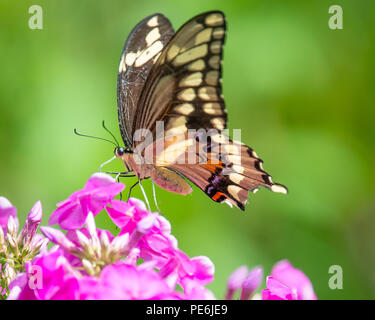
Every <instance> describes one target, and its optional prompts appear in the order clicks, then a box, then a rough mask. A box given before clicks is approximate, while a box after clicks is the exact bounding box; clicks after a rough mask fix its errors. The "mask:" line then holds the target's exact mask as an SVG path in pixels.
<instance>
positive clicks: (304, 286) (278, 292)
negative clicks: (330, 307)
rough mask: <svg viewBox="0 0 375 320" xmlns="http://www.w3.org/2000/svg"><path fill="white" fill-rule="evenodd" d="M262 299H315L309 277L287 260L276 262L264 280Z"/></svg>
mask: <svg viewBox="0 0 375 320" xmlns="http://www.w3.org/2000/svg"><path fill="white" fill-rule="evenodd" d="M266 286H267V289H265V290H263V291H262V300H316V299H317V297H316V295H315V292H314V289H313V286H312V284H311V281H310V280H309V278H308V277H307V276H306V275H305V274H304V273H303V272H302V271H301V270H299V269H295V268H294V267H293V266H292V264H291V263H290V262H289V261H288V260H282V261H280V262H278V263H277V264H276V265H275V266H274V267H273V269H272V272H271V276H269V277H267V280H266Z"/></svg>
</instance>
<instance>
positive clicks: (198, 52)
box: [173, 44, 207, 66]
mask: <svg viewBox="0 0 375 320" xmlns="http://www.w3.org/2000/svg"><path fill="white" fill-rule="evenodd" d="M206 54H207V44H202V45H200V46H198V47H194V48H192V49H190V50H187V51H185V52H184V53H181V54H180V55H178V56H177V57H176V58H175V59H174V61H173V64H174V65H175V66H180V65H183V64H185V63H188V62H190V61H193V60H196V59H199V58H202V57H204V56H205V55H206Z"/></svg>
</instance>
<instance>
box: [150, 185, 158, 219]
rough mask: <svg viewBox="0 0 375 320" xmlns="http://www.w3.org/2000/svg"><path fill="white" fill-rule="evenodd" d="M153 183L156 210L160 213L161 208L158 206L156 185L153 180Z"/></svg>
mask: <svg viewBox="0 0 375 320" xmlns="http://www.w3.org/2000/svg"><path fill="white" fill-rule="evenodd" d="M151 183H152V193H153V195H154V202H155V206H156V209H157V210H158V212H160V209H159V206H158V202H157V201H156V191H155V183H154V181H152V180H151Z"/></svg>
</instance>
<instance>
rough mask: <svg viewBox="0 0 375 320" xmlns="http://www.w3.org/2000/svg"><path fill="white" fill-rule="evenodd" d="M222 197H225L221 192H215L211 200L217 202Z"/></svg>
mask: <svg viewBox="0 0 375 320" xmlns="http://www.w3.org/2000/svg"><path fill="white" fill-rule="evenodd" d="M222 196H224V197H225V194H224V193H222V192H216V193H215V194H214V195H213V196H212V199H213V200H215V201H217V200H219V199H220V197H222Z"/></svg>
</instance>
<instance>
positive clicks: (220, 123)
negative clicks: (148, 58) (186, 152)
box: [133, 11, 227, 134]
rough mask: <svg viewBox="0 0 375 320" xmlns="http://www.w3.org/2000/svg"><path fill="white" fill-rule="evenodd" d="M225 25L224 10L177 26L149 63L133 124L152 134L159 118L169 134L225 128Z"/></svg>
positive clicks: (206, 14) (200, 16) (209, 13)
mask: <svg viewBox="0 0 375 320" xmlns="http://www.w3.org/2000/svg"><path fill="white" fill-rule="evenodd" d="M225 30H226V24H225V17H224V14H223V13H222V12H220V11H213V12H207V13H204V14H201V15H198V16H196V17H195V18H193V19H191V20H190V21H188V22H187V23H185V24H184V25H183V26H182V27H181V28H180V29H179V30H178V31H177V33H176V34H175V35H174V36H173V38H172V39H171V40H170V41H169V43H168V44H167V46H166V47H165V49H164V50H163V52H162V54H161V55H160V57H159V58H158V60H157V61H156V63H155V65H154V66H153V67H152V71H151V72H150V76H149V78H148V79H147V81H146V84H145V87H144V90H143V92H142V95H141V98H140V100H139V105H138V111H139V112H138V114H137V116H136V118H135V119H134V124H133V128H146V129H149V130H150V131H151V132H153V133H154V132H155V128H156V127H155V126H156V121H158V120H159V121H160V120H163V121H164V130H165V131H167V132H168V131H169V132H170V133H172V134H181V133H184V132H186V131H187V130H188V129H200V128H202V129H210V128H216V129H218V130H222V129H224V128H225V127H226V120H227V115H226V111H225V105H224V99H223V97H222V87H221V75H222V67H221V60H222V51H223V44H224V39H225ZM133 133H134V132H133Z"/></svg>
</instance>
